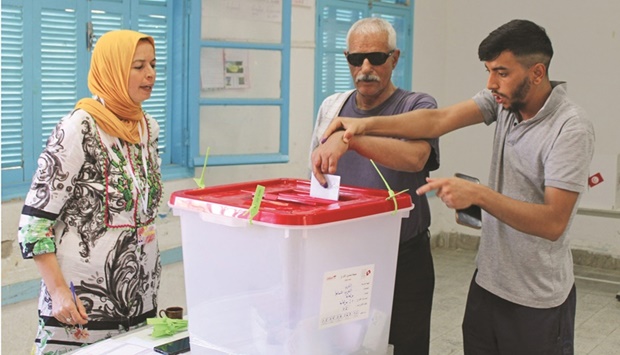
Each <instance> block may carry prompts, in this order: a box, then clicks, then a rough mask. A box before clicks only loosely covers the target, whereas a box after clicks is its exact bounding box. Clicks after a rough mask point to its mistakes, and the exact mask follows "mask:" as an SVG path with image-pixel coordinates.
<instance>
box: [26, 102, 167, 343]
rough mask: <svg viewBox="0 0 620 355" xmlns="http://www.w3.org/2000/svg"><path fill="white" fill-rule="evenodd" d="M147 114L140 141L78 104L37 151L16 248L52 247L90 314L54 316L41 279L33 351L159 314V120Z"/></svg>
mask: <svg viewBox="0 0 620 355" xmlns="http://www.w3.org/2000/svg"><path fill="white" fill-rule="evenodd" d="M144 122H146V129H142V130H141V143H139V144H128V143H126V142H123V141H120V140H119V139H118V138H116V137H113V136H111V135H109V134H107V133H105V132H103V131H102V130H101V129H99V128H98V127H97V126H96V124H95V120H94V119H93V118H92V117H91V116H90V115H89V114H88V113H87V112H85V111H84V110H81V109H78V110H75V111H73V112H71V113H70V114H69V115H67V116H65V117H64V118H63V119H62V120H61V121H60V122H59V123H58V125H57V126H56V128H55V129H54V131H53V132H52V135H51V136H50V138H49V139H48V141H47V145H46V147H45V149H44V150H43V152H42V153H41V156H40V157H39V160H38V169H37V171H36V173H35V175H34V177H33V181H32V185H31V187H30V191H29V193H28V195H27V197H26V200H25V204H24V207H23V210H22V216H21V219H20V223H19V242H20V248H21V251H22V255H23V257H24V258H32V257H33V256H35V255H40V254H44V253H56V257H57V259H58V263H59V264H60V267H61V270H62V272H63V275H64V277H65V279H66V281H67V282H72V283H73V284H74V285H75V291H76V294H77V295H78V297H79V298H80V300H81V301H82V302H83V304H84V305H85V307H86V311H87V313H88V316H89V322H88V324H86V325H85V326H83V327H78V326H69V325H66V324H63V323H61V322H59V321H58V320H56V319H55V318H54V317H53V316H52V301H51V299H50V295H49V293H48V292H47V289H46V286H45V284H44V283H43V282H41V293H40V296H39V307H38V308H39V318H40V320H39V331H38V334H37V337H36V340H35V349H36V351H35V352H36V353H37V354H61V353H64V352H66V351H70V350H73V349H76V348H78V347H80V346H82V345H84V344H90V343H93V342H95V341H98V340H101V339H104V338H107V337H110V336H112V335H115V334H118V333H120V332H124V331H126V330H128V329H131V328H133V327H136V326H139V325H142V324H144V322H145V320H146V319H147V318H152V317H155V315H156V311H157V291H158V289H159V282H160V276H161V264H160V257H159V249H158V246H157V239H156V233H155V225H154V221H155V218H156V216H157V210H158V206H159V203H160V200H161V196H162V183H161V173H160V160H159V155H158V152H157V142H158V140H157V137H158V135H159V125H158V124H157V121H155V120H154V119H153V118H152V117H150V116H149V115H146V114H145V115H144V121H143V122H142V123H144ZM143 127H144V126H143Z"/></svg>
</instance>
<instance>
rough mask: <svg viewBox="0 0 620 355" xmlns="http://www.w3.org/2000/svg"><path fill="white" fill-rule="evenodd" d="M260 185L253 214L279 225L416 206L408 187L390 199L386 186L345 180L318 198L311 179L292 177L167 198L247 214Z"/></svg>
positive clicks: (180, 204)
mask: <svg viewBox="0 0 620 355" xmlns="http://www.w3.org/2000/svg"><path fill="white" fill-rule="evenodd" d="M258 185H261V186H264V187H265V193H264V195H263V198H262V201H261V204H260V208H259V210H258V213H257V214H256V215H255V216H254V218H253V219H252V220H253V221H258V222H264V223H271V224H277V225H287V226H304V225H317V224H323V223H330V222H338V221H343V220H348V219H353V218H360V217H365V216H371V215H375V214H380V213H386V212H394V211H396V210H399V211H401V210H410V209H412V208H413V203H412V202H411V196H409V194H408V193H401V194H398V195H396V196H395V197H394V198H392V199H387V198H388V197H389V193H388V191H387V190H379V189H368V188H360V187H352V186H344V185H343V186H340V192H339V196H338V200H337V201H332V200H326V199H321V198H316V197H312V196H310V181H309V180H303V179H291V178H280V179H271V180H259V181H250V182H243V183H236V184H229V185H218V186H211V187H205V188H197V189H189V190H180V191H176V192H173V193H172V195H171V196H170V203H169V204H170V206H171V207H173V208H179V209H184V210H192V211H196V212H200V213H209V214H214V215H220V216H228V217H233V218H240V219H249V218H250V212H249V209H250V206H251V205H252V200H253V198H254V192H255V191H256V187H257V186H258ZM395 193H398V191H395ZM394 200H395V201H396V206H395V205H394Z"/></svg>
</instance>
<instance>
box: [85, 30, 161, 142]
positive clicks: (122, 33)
mask: <svg viewBox="0 0 620 355" xmlns="http://www.w3.org/2000/svg"><path fill="white" fill-rule="evenodd" d="M143 38H145V39H147V40H148V41H149V42H151V44H152V45H153V47H155V41H154V40H153V37H151V36H149V35H145V34H143V33H140V32H136V31H131V30H118V31H110V32H107V33H105V34H104V35H103V36H101V37H100V38H99V40H97V43H96V45H95V49H94V50H93V56H92V59H91V62H90V71H89V72H88V88H89V89H90V92H91V93H92V94H93V95H97V96H98V97H100V98H102V99H103V101H104V104H105V106H104V105H102V104H101V103H100V102H98V101H97V100H94V99H92V98H84V99H82V100H80V101H78V103H77V104H76V105H75V108H81V109H83V110H85V111H86V112H88V113H89V114H90V115H91V116H93V118H94V119H95V122H96V123H97V125H99V127H101V129H103V131H105V132H107V133H108V134H110V135H112V136H114V137H118V138H120V139H122V140H124V141H126V142H129V143H138V142H139V141H140V133H139V131H138V124H140V121H141V120H142V117H143V113H142V105H141V104H140V103H135V102H133V100H131V97H130V96H129V92H128V86H129V72H130V70H131V62H132V61H133V56H134V53H135V51H136V46H137V45H138V42H139V41H140V40H141V39H143Z"/></svg>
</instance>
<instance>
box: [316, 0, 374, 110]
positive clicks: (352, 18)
mask: <svg viewBox="0 0 620 355" xmlns="http://www.w3.org/2000/svg"><path fill="white" fill-rule="evenodd" d="M366 6H367V5H365V4H364V6H361V5H358V6H357V8H355V7H353V8H343V7H339V6H324V7H322V8H321V9H320V11H321V16H320V18H321V26H322V29H321V43H320V52H321V58H320V62H319V63H320V66H321V67H320V70H321V79H320V86H319V89H320V95H319V100H320V101H318V103H321V102H322V101H323V100H324V99H325V98H326V97H327V96H329V95H331V94H333V93H336V92H343V91H346V90H349V89H352V88H353V87H354V86H353V81H352V79H351V72H350V71H349V65H348V64H347V60H346V58H345V57H344V54H343V53H344V51H345V50H346V48H347V32H348V31H349V28H350V27H351V25H353V23H355V22H356V21H357V20H359V19H361V18H363V17H365V12H366V9H365V8H366Z"/></svg>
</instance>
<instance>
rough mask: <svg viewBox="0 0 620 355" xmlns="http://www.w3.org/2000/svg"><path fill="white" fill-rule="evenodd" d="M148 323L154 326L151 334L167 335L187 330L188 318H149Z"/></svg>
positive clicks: (155, 335) (159, 336) (153, 335)
mask: <svg viewBox="0 0 620 355" xmlns="http://www.w3.org/2000/svg"><path fill="white" fill-rule="evenodd" d="M146 324H149V325H152V326H153V333H152V334H151V336H152V337H154V338H161V337H167V336H171V335H174V334H176V333H179V332H183V331H185V330H187V319H172V318H168V317H164V318H147V319H146Z"/></svg>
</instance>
